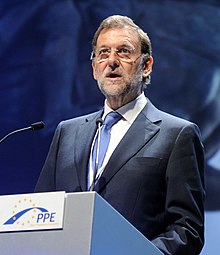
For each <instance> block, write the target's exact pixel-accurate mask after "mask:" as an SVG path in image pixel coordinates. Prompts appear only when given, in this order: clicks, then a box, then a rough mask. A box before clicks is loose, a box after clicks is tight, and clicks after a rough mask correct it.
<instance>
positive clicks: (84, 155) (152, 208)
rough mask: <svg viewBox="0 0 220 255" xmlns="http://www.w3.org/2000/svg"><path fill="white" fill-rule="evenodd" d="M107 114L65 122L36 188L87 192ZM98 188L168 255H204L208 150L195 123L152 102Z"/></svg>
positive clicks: (119, 148)
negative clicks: (100, 121)
mask: <svg viewBox="0 0 220 255" xmlns="http://www.w3.org/2000/svg"><path fill="white" fill-rule="evenodd" d="M101 115H102V111H99V112H96V113H92V114H89V115H86V116H82V117H79V118H74V119H71V120H67V121H63V122H61V123H60V124H59V125H58V127H57V130H56V132H55V135H54V139H53V142H52V144H51V148H50V151H49V154H48V157H47V160H46V162H45V165H44V167H43V170H42V173H41V175H40V178H39V180H38V183H37V186H36V191H37V192H42V191H55V190H65V191H67V192H80V191H86V189H87V188H86V185H87V182H86V179H87V169H88V159H89V155H90V147H91V143H92V140H93V137H94V134H95V131H96V119H97V118H98V117H100V116H101ZM95 191H97V192H98V193H99V194H100V195H101V196H102V197H103V198H104V199H105V200H106V201H108V202H109V203H110V204H111V205H112V206H113V207H114V208H115V209H116V210H118V211H119V212H120V213H121V214H122V215H123V216H124V217H125V218H126V219H127V220H129V221H130V222H131V223H132V224H133V225H134V226H135V227H136V228H137V229H138V230H139V231H141V232H142V233H143V234H144V235H145V236H146V237H147V238H148V239H150V240H151V241H152V242H153V243H154V244H155V245H156V246H157V247H158V248H159V249H160V250H161V251H163V252H164V254H172V255H173V254H178V255H188V254H190V255H195V254H199V252H200V250H201V248H202V246H203V243H204V233H203V232H204V207H203V203H204V153H203V146H202V144H201V142H200V135H199V130H198V128H197V126H196V125H195V124H193V123H191V122H188V121H185V120H182V119H180V118H177V117H174V116H171V115H169V114H167V113H164V112H162V111H159V110H158V109H156V108H155V107H154V106H153V105H152V104H151V102H150V101H149V100H148V103H147V105H146V107H145V108H144V109H143V110H142V112H141V113H140V114H139V115H138V117H137V119H136V120H135V122H134V123H133V124H132V126H131V127H130V129H129V130H128V132H127V133H126V135H125V136H124V138H123V139H122V140H121V142H120V143H119V145H118V147H117V148H116V150H115V151H114V153H113V155H112V157H111V158H110V160H109V162H108V164H107V166H106V168H105V170H104V172H103V174H102V176H101V178H100V179H99V181H98V183H97V185H96V187H95Z"/></svg>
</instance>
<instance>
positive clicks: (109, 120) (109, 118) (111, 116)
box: [104, 112, 122, 129]
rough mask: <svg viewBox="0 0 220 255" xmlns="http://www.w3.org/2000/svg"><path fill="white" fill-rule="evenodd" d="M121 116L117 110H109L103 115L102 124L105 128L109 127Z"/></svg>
mask: <svg viewBox="0 0 220 255" xmlns="http://www.w3.org/2000/svg"><path fill="white" fill-rule="evenodd" d="M121 118H122V116H121V114H120V113H118V112H110V113H108V114H107V115H106V116H105V119H104V125H105V127H106V128H107V129H110V128H111V127H112V126H113V125H115V124H116V123H117V122H118V121H119V120H120V119H121Z"/></svg>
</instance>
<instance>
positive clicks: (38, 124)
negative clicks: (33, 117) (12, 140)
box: [0, 121, 44, 143]
mask: <svg viewBox="0 0 220 255" xmlns="http://www.w3.org/2000/svg"><path fill="white" fill-rule="evenodd" d="M41 128H44V123H43V121H39V122H36V123H33V124H31V126H30V127H25V128H20V129H17V130H14V131H12V132H10V133H9V134H7V135H6V136H4V137H3V138H2V139H1V140H0V143H2V142H3V141H4V140H5V139H7V138H8V137H9V136H11V135H13V134H16V133H19V132H22V131H26V130H29V129H32V130H33V131H35V130H38V129H41Z"/></svg>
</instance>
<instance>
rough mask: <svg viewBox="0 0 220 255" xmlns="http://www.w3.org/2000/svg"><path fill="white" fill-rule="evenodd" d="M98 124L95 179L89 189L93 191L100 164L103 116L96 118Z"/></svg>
mask: <svg viewBox="0 0 220 255" xmlns="http://www.w3.org/2000/svg"><path fill="white" fill-rule="evenodd" d="M96 124H97V126H98V134H97V136H98V137H97V149H96V152H95V169H94V172H93V179H92V184H91V186H90V188H89V191H93V190H94V187H95V182H96V175H97V172H98V165H99V157H98V155H99V150H100V140H101V139H100V138H101V127H102V125H103V120H102V119H101V118H98V119H97V120H96Z"/></svg>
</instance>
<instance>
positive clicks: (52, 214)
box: [0, 192, 65, 231]
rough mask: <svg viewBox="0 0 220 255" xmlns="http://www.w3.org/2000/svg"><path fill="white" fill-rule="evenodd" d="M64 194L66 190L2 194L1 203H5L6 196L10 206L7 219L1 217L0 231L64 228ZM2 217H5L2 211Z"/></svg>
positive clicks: (6, 213) (6, 212) (6, 211)
mask: <svg viewBox="0 0 220 255" xmlns="http://www.w3.org/2000/svg"><path fill="white" fill-rule="evenodd" d="M64 195H65V192H51V193H39V194H38V193H36V194H30V195H15V196H12V195H10V196H1V197H0V204H4V203H1V200H2V199H4V198H5V201H7V204H8V208H6V210H5V213H4V214H5V216H6V215H7V216H6V217H5V219H4V220H1V219H0V221H1V225H0V231H19V230H35V229H51V228H52V229H54V228H56V229H59V228H62V222H63V210H64ZM9 197H10V199H11V202H9V200H10V199H9ZM6 199H7V200H6ZM12 201H13V203H12ZM9 204H10V205H9ZM0 218H4V217H1V212H0Z"/></svg>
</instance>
